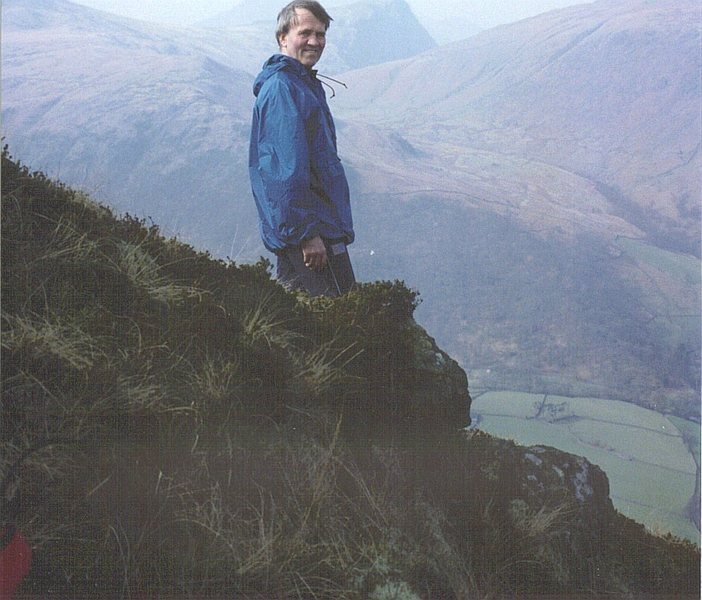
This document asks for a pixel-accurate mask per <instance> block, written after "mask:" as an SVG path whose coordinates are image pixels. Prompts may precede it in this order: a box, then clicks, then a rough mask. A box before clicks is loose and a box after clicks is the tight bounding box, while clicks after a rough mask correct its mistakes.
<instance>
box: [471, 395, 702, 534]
mask: <svg viewBox="0 0 702 600" xmlns="http://www.w3.org/2000/svg"><path fill="white" fill-rule="evenodd" d="M473 413H474V416H475V418H476V420H477V421H478V426H479V427H480V428H481V429H484V430H485V431H488V432H490V433H491V434H493V435H498V436H500V437H506V438H509V439H514V440H516V441H517V442H518V443H521V444H548V445H551V446H554V447H556V448H560V449H562V450H565V451H567V452H572V453H574V454H577V455H582V456H585V457H587V458H588V460H590V461H591V462H593V463H594V464H597V465H599V466H600V467H602V468H603V469H604V470H605V472H606V473H607V475H608V476H609V480H610V489H611V494H612V500H613V502H614V505H615V506H616V507H617V508H618V509H619V510H621V511H622V512H623V513H624V514H626V515H628V516H629V517H631V518H634V519H636V520H637V521H640V522H642V523H645V524H646V525H647V526H649V527H650V528H651V529H652V530H654V531H664V532H665V531H671V532H673V533H675V534H676V535H680V536H683V537H686V538H688V539H690V540H693V541H695V542H697V543H699V531H698V530H697V529H696V528H695V526H694V525H693V524H692V523H691V522H690V519H689V517H688V516H687V511H686V507H687V505H688V502H689V500H690V498H691V497H692V496H693V494H694V493H695V489H696V483H695V482H696V478H697V472H696V471H697V469H696V464H695V455H694V454H691V449H690V448H689V447H688V445H687V443H686V439H685V436H684V435H683V434H682V433H681V432H680V431H679V430H678V428H677V424H678V423H680V422H683V423H688V424H689V426H690V427H691V428H694V427H695V424H694V423H690V422H685V421H683V420H682V419H676V420H675V421H671V420H669V419H668V418H666V417H664V416H663V415H660V414H658V413H655V412H653V411H650V410H647V409H644V408H641V407H638V406H635V405H632V404H628V403H624V402H616V401H613V400H601V399H595V398H565V397H558V396H544V395H537V394H520V393H517V392H504V393H503V392H488V393H486V394H483V395H482V396H479V397H478V398H477V399H476V400H475V401H474V403H473ZM697 428H699V426H697ZM698 436H699V433H698Z"/></svg>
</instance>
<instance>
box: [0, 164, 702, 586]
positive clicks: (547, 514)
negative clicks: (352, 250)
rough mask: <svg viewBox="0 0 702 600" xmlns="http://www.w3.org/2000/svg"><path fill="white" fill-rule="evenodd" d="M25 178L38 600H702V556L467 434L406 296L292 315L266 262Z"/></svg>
mask: <svg viewBox="0 0 702 600" xmlns="http://www.w3.org/2000/svg"><path fill="white" fill-rule="evenodd" d="M2 171H3V178H2V186H3V187H2V203H3V204H2V253H3V261H2V278H3V279H2V289H3V303H2V352H3V356H2V358H3V360H2V425H3V434H4V435H3V438H2V441H1V442H0V468H1V469H2V472H3V474H4V475H7V474H8V473H9V472H11V471H12V469H13V465H16V466H17V467H18V475H19V477H18V478H17V481H13V482H12V484H13V485H12V486H11V492H12V493H11V499H10V502H7V503H4V504H3V505H2V519H3V521H5V520H8V521H11V520H12V521H15V522H16V523H17V524H18V525H19V527H20V528H21V530H22V531H23V532H24V533H25V534H26V536H27V537H28V538H29V540H30V542H31V544H32V546H33V548H34V556H35V562H34V565H33V569H32V572H31V574H30V577H29V579H28V580H27V581H26V582H25V586H24V588H23V596H24V597H27V598H30V597H36V598H66V597H76V598H78V597H79V598H106V597H107V598H135V597H164V598H169V597H170V598H198V599H200V598H233V597H234V598H243V599H246V598H251V599H254V598H255V599H260V598H281V599H282V598H298V599H301V598H304V599H313V598H314V599H320V598H328V599H330V600H331V599H334V600H344V599H347V600H361V599H368V598H372V599H374V600H382V599H388V598H396V599H397V598H405V599H411V600H414V599H416V598H422V599H429V598H442V599H444V598H445V599H448V600H450V599H454V598H455V599H457V600H458V599H466V598H498V597H513V596H514V595H515V594H523V595H525V596H528V595H530V594H533V595H536V594H555V595H557V596H560V597H563V596H564V595H568V594H571V595H574V594H581V593H582V594H586V595H588V596H591V597H596V596H598V595H608V594H613V593H622V592H626V593H629V592H631V593H632V594H634V593H639V592H641V593H643V592H645V593H666V594H674V595H675V596H676V597H678V598H686V597H690V598H693V597H697V595H698V580H699V550H698V549H697V548H696V547H693V546H692V545H690V544H688V543H685V542H683V541H680V540H674V539H671V538H663V537H656V536H651V535H649V534H647V533H646V532H645V531H644V530H643V528H641V527H640V526H639V525H637V524H636V523H634V522H632V521H630V520H628V519H625V518H623V517H622V516H621V515H618V514H617V513H615V512H613V511H612V510H611V508H610V507H608V504H607V499H606V497H605V496H601V495H600V496H598V497H597V499H598V502H599V504H598V505H597V506H598V507H600V508H598V510H597V511H595V512H587V511H585V510H584V509H583V508H582V507H581V505H580V504H579V502H580V501H579V500H578V498H577V494H576V493H575V492H574V490H573V489H572V488H571V487H570V486H569V485H568V482H567V481H563V479H562V478H559V477H557V476H556V475H555V474H554V471H553V470H552V469H550V467H549V466H548V464H546V465H545V466H544V469H543V474H544V475H543V476H544V479H543V482H542V484H543V486H544V488H546V489H548V493H547V494H543V493H541V492H539V489H540V488H539V486H536V487H535V488H534V489H535V490H536V491H537V493H536V495H534V493H532V492H530V491H529V490H530V489H531V488H528V487H527V486H526V484H527V483H528V482H529V481H530V480H529V479H528V478H527V477H526V475H525V473H524V472H523V469H524V464H525V461H524V452H525V451H524V449H523V448H519V447H518V446H515V445H514V444H512V443H510V442H507V441H503V440H498V439H495V438H492V437H490V436H488V435H485V434H482V433H474V434H472V435H469V436H466V435H465V434H463V433H462V432H461V427H462V426H463V425H464V420H465V414H464V412H465V403H466V400H467V395H466V391H465V389H461V388H462V387H465V379H464V378H463V379H461V377H459V376H458V374H457V373H456V372H455V371H454V370H451V361H450V359H448V358H447V357H445V356H444V355H442V354H440V353H439V352H438V351H437V350H436V349H435V348H433V347H432V344H431V341H430V340H429V338H427V337H426V336H425V335H424V336H423V335H422V334H421V331H419V330H418V329H417V327H416V325H415V324H414V323H413V321H412V313H413V311H414V308H415V306H416V302H417V298H416V294H415V293H414V292H412V291H411V290H408V289H407V288H405V286H403V285H402V284H400V283H382V282H381V283H376V284H367V285H364V286H360V288H359V289H358V290H356V291H354V292H353V293H351V294H348V295H347V296H345V297H343V298H340V299H337V300H329V299H317V300H313V299H310V298H308V297H306V296H305V295H302V294H301V295H293V294H290V293H287V292H286V291H285V290H284V289H283V288H282V287H280V286H279V285H277V284H276V283H275V282H274V281H272V280H271V278H270V276H269V273H268V265H267V264H266V263H265V262H260V263H258V264H256V265H235V264H233V263H226V262H223V261H216V260H212V259H211V257H209V256H208V255H207V254H203V253H199V252H197V251H195V250H194V249H192V248H190V247H188V246H186V245H184V244H180V243H178V242H177V241H174V240H168V239H164V238H163V237H162V236H161V235H160V234H159V232H158V229H157V228H156V227H153V226H147V225H146V224H145V223H143V222H141V221H138V220H135V219H132V218H130V217H124V218H120V219H117V218H115V217H114V216H113V215H112V214H111V213H110V211H109V210H107V209H105V208H103V207H100V206H99V205H97V204H95V203H93V202H92V201H90V200H89V199H86V198H84V197H82V196H81V195H79V194H77V193H75V192H74V191H72V190H70V189H66V188H65V187H63V186H61V185H60V184H56V183H53V182H51V181H48V180H47V179H46V178H45V177H44V176H43V175H42V174H41V173H32V172H30V171H29V169H27V168H26V167H22V166H21V165H20V164H18V163H17V162H16V161H13V160H12V159H11V158H10V157H9V156H8V155H7V153H3V163H2ZM427 357H431V360H428V359H427ZM30 450H33V452H31V454H29V455H28V457H27V458H26V460H25V461H23V462H21V463H17V459H18V457H21V456H23V455H25V454H26V453H27V452H28V451H30ZM557 460H558V461H560V463H559V464H561V465H562V466H563V465H568V466H569V468H570V466H573V465H574V467H573V468H575V466H577V468H578V469H583V468H586V466H583V465H581V464H580V463H578V462H577V461H575V462H574V459H573V458H572V457H568V456H567V455H563V454H558V455H557ZM564 468H565V467H564ZM592 471H593V473H595V474H594V475H593V477H595V475H596V472H595V471H594V469H592ZM577 472H578V473H582V472H583V471H581V470H579V471H577ZM585 472H590V471H585ZM592 481H593V482H594V481H595V480H594V479H593V480H592ZM597 481H599V482H600V483H601V482H602V481H604V480H603V479H602V478H600V479H598V480H597ZM600 509H601V510H600ZM631 548H637V552H635V553H631V552H630V551H629V550H630V549H631ZM584 565H585V566H584Z"/></svg>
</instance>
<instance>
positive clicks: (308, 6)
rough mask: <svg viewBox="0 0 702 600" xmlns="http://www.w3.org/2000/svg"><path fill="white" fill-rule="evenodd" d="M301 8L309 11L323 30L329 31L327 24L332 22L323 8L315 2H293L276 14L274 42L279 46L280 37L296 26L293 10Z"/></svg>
mask: <svg viewBox="0 0 702 600" xmlns="http://www.w3.org/2000/svg"><path fill="white" fill-rule="evenodd" d="M297 8H302V9H305V10H309V11H310V12H311V13H312V14H313V15H314V16H315V17H316V18H317V19H318V20H319V21H321V22H322V24H323V25H324V29H325V30H326V29H329V24H330V23H331V22H332V21H333V20H334V19H332V18H331V17H330V16H329V13H328V12H327V11H326V10H325V9H324V7H323V6H322V5H321V4H320V3H319V2H316V1H315V0H293V1H292V2H290V3H289V4H288V5H286V6H285V7H283V9H282V10H281V11H280V12H279V13H278V23H277V25H276V28H275V41H276V42H278V45H280V37H281V36H283V35H286V34H287V33H288V32H289V31H290V28H291V27H293V26H294V25H296V24H297V15H296V14H295V9H297Z"/></svg>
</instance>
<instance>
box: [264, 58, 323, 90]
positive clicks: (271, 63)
mask: <svg viewBox="0 0 702 600" xmlns="http://www.w3.org/2000/svg"><path fill="white" fill-rule="evenodd" d="M282 70H288V71H291V72H293V73H296V74H297V75H299V76H300V77H305V76H309V75H310V73H316V71H310V70H309V69H307V67H305V65H303V64H302V63H301V62H300V61H299V60H297V59H295V58H293V57H292V56H287V55H285V54H274V55H273V56H271V57H270V58H269V59H268V60H267V61H266V62H265V63H263V68H262V69H261V72H260V73H259V74H258V76H257V77H256V79H255V80H254V85H253V93H254V96H258V93H259V91H261V86H262V85H263V84H264V83H265V82H266V81H267V80H268V79H270V78H271V77H272V76H273V75H274V74H275V73H277V72H278V71H282Z"/></svg>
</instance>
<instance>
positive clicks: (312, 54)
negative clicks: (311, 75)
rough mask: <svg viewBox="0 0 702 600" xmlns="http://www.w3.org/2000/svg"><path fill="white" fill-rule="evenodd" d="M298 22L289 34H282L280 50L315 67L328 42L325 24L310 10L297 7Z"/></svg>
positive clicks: (307, 65) (309, 66)
mask: <svg viewBox="0 0 702 600" xmlns="http://www.w3.org/2000/svg"><path fill="white" fill-rule="evenodd" d="M295 15H296V16H297V19H296V20H297V24H296V25H293V26H292V27H291V28H290V31H288V33H287V34H284V35H282V36H280V40H278V41H279V43H280V51H281V52H282V53H283V54H286V55H287V56H292V57H293V58H296V59H297V60H299V61H300V62H301V63H302V64H303V65H305V66H306V67H307V68H308V69H311V68H312V67H314V65H315V64H317V61H318V60H319V59H320V57H321V56H322V51H323V50H324V46H325V44H326V43H327V30H326V29H325V27H324V24H323V23H322V22H321V21H320V20H319V19H317V17H315V16H314V15H313V14H312V13H311V12H310V11H309V10H306V9H304V8H297V9H295Z"/></svg>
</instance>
